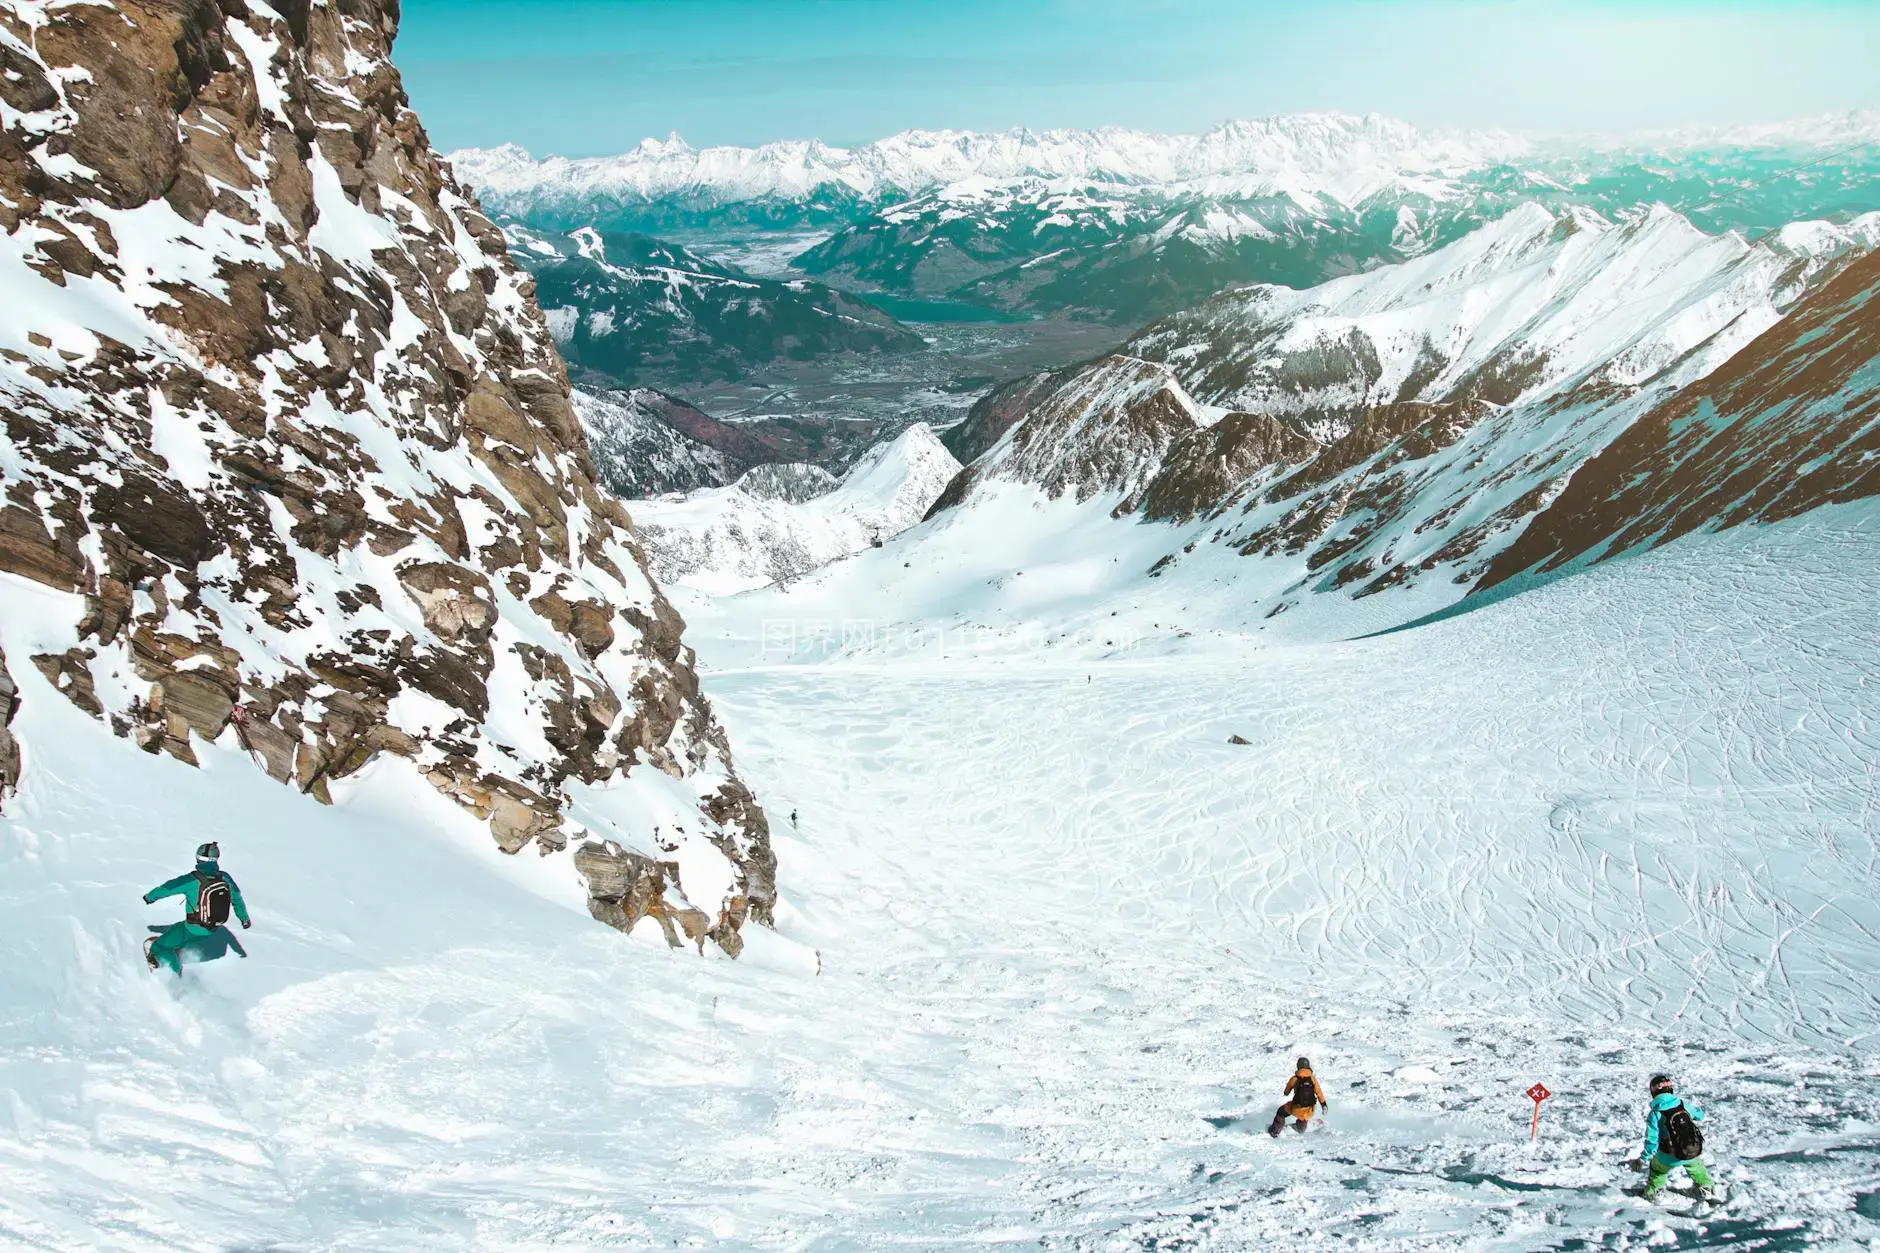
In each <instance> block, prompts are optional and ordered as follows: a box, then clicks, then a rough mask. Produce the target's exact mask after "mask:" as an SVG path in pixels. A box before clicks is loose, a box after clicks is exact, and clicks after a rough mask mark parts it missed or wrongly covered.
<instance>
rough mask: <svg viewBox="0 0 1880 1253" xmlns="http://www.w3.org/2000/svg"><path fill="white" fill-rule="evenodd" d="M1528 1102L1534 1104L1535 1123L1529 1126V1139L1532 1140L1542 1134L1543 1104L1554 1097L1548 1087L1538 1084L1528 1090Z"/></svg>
mask: <svg viewBox="0 0 1880 1253" xmlns="http://www.w3.org/2000/svg"><path fill="white" fill-rule="evenodd" d="M1527 1094H1528V1100H1530V1101H1532V1102H1534V1121H1533V1122H1532V1123H1531V1124H1530V1125H1529V1126H1528V1139H1530V1140H1532V1139H1534V1138H1535V1137H1536V1136H1538V1135H1540V1133H1541V1102H1542V1101H1544V1100H1546V1099H1547V1098H1548V1097H1550V1096H1552V1095H1553V1093H1552V1092H1549V1091H1548V1090H1547V1085H1546V1084H1544V1083H1537V1084H1535V1085H1534V1086H1533V1087H1531V1088H1529V1089H1528V1090H1527Z"/></svg>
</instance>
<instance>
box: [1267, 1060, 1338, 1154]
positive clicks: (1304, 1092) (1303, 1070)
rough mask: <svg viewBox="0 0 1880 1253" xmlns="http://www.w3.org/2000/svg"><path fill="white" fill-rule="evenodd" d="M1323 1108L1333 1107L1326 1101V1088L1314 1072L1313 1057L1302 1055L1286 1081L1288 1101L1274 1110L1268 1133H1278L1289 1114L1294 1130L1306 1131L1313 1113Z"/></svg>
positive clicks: (1272, 1134)
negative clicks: (1320, 1083) (1290, 1076)
mask: <svg viewBox="0 0 1880 1253" xmlns="http://www.w3.org/2000/svg"><path fill="white" fill-rule="evenodd" d="M1321 1108H1322V1109H1327V1110H1329V1109H1331V1106H1330V1105H1328V1104H1326V1101H1325V1089H1323V1088H1321V1087H1320V1086H1319V1081H1318V1079H1317V1078H1316V1077H1314V1076H1313V1074H1312V1062H1311V1059H1309V1058H1305V1057H1302V1058H1300V1059H1299V1063H1298V1068H1297V1069H1296V1070H1295V1071H1294V1073H1293V1076H1292V1078H1290V1079H1288V1080H1287V1081H1286V1103H1285V1104H1284V1105H1281V1106H1280V1107H1279V1108H1278V1109H1277V1110H1275V1111H1274V1112H1273V1125H1272V1126H1270V1127H1268V1128H1267V1129H1266V1133H1267V1134H1268V1135H1270V1136H1276V1135H1278V1134H1279V1133H1280V1129H1281V1128H1282V1127H1284V1126H1285V1125H1286V1119H1287V1118H1288V1117H1289V1116H1290V1117H1291V1118H1292V1120H1293V1130H1294V1131H1304V1130H1305V1129H1306V1127H1307V1125H1308V1124H1310V1123H1311V1121H1312V1115H1313V1113H1314V1112H1315V1111H1316V1110H1318V1109H1321Z"/></svg>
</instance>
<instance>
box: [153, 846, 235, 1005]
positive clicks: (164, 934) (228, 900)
mask: <svg viewBox="0 0 1880 1253" xmlns="http://www.w3.org/2000/svg"><path fill="white" fill-rule="evenodd" d="M221 856H222V849H221V847H220V846H219V845H217V844H216V843H214V842H213V841H211V842H210V843H208V844H204V845H202V846H200V847H199V848H197V849H196V868H195V869H194V870H192V871H190V872H189V873H188V874H180V875H177V876H176V877H175V878H174V879H171V880H170V881H169V882H167V883H163V884H159V885H158V886H156V887H154V888H151V889H150V890H149V891H148V892H146V893H144V904H146V905H154V904H156V903H157V902H158V901H160V900H164V899H166V898H168V897H171V896H180V897H182V898H183V899H184V902H185V909H186V910H187V912H186V913H185V914H184V915H183V921H181V922H177V923H171V924H170V925H169V926H167V927H152V928H150V929H151V930H152V931H155V932H156V933H157V934H156V935H154V936H152V937H151V938H150V939H148V940H145V941H144V960H145V961H147V962H149V963H150V968H151V969H152V970H155V969H156V968H157V967H158V966H168V967H169V968H170V969H171V970H172V971H174V972H175V973H176V974H178V975H180V974H182V973H183V958H184V957H185V956H188V957H189V958H190V959H191V960H192V961H214V960H215V959H216V958H218V957H222V956H224V955H225V954H227V952H228V951H229V950H230V949H234V950H235V951H236V952H237V953H239V954H241V955H242V956H243V957H246V956H248V953H247V950H245V949H244V948H242V946H241V942H240V941H239V940H237V939H236V938H235V935H234V933H233V932H231V931H230V930H229V929H228V928H227V927H226V926H224V925H223V924H224V923H226V922H227V921H228V916H229V912H230V910H231V909H232V910H233V911H234V914H235V916H236V917H237V918H239V919H241V924H242V926H243V927H244V928H247V927H249V926H251V925H252V923H251V922H250V921H249V918H248V903H247V902H246V901H244V900H242V890H241V889H240V888H238V887H236V886H235V880H234V879H233V878H232V877H230V876H229V874H228V873H227V872H226V871H224V870H222V869H221V867H220V866H219V865H218V864H217V862H218V861H219V860H220V859H221Z"/></svg>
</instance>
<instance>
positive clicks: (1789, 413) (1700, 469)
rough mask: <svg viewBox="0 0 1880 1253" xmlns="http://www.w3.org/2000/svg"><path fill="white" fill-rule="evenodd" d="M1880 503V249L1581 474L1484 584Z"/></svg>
mask: <svg viewBox="0 0 1880 1253" xmlns="http://www.w3.org/2000/svg"><path fill="white" fill-rule="evenodd" d="M1874 495H1880V253H1872V254H1869V255H1868V256H1866V257H1864V258H1862V259H1861V260H1859V261H1856V262H1855V263H1854V264H1853V265H1851V266H1849V267H1848V268H1847V269H1846V270H1845V271H1843V272H1842V273H1841V274H1840V275H1839V276H1838V277H1837V278H1835V279H1834V280H1833V281H1832V282H1831V283H1829V284H1828V285H1827V286H1826V287H1825V288H1823V289H1822V290H1820V291H1818V292H1816V293H1815V294H1813V295H1812V296H1809V297H1807V298H1806V299H1804V300H1803V301H1802V303H1801V304H1799V305H1798V306H1796V308H1795V309H1794V310H1793V311H1792V312H1790V313H1789V315H1788V316H1787V317H1785V318H1783V319H1782V321H1780V322H1778V323H1776V324H1775V325H1774V326H1773V327H1771V328H1770V329H1769V330H1767V331H1765V332H1763V334H1762V335H1761V336H1759V337H1758V338H1757V339H1756V340H1755V341H1754V342H1752V343H1751V344H1749V345H1748V346H1747V347H1745V348H1743V349H1742V350H1741V351H1739V352H1738V353H1737V354H1736V355H1735V356H1733V357H1731V358H1730V359H1729V360H1728V361H1727V362H1725V363H1724V364H1723V366H1722V367H1721V368H1719V369H1718V370H1716V371H1715V372H1714V373H1712V374H1711V375H1710V376H1709V377H1707V378H1705V379H1703V380H1702V381H1701V382H1699V383H1697V384H1695V385H1693V386H1691V387H1688V388H1685V389H1684V390H1683V391H1682V392H1680V393H1678V394H1677V395H1676V396H1674V397H1672V398H1671V399H1670V400H1669V401H1667V402H1665V403H1663V404H1661V405H1659V406H1657V407H1656V408H1654V409H1653V410H1652V411H1651V412H1650V413H1648V414H1646V415H1645V416H1644V417H1643V418H1641V419H1640V420H1639V421H1637V422H1635V423H1633V424H1632V425H1631V426H1630V427H1629V428H1628V429H1627V430H1626V431H1625V432H1624V433H1623V434H1622V435H1621V436H1620V437H1619V438H1617V439H1615V440H1614V441H1613V442H1612V443H1611V444H1610V445H1608V446H1607V447H1606V449H1605V450H1604V451H1602V452H1601V453H1600V454H1599V455H1598V456H1596V457H1594V458H1592V459H1591V460H1590V461H1588V462H1586V463H1585V464H1584V465H1582V466H1581V467H1580V468H1579V469H1578V470H1577V471H1575V472H1574V474H1573V476H1572V478H1570V479H1569V480H1568V481H1567V484H1566V486H1565V488H1564V489H1563V490H1562V491H1561V492H1560V494H1559V495H1558V496H1557V497H1556V498H1555V499H1554V501H1553V502H1552V503H1551V504H1550V505H1549V506H1548V507H1547V508H1546V509H1545V510H1544V511H1542V512H1541V513H1540V515H1539V516H1537V517H1536V518H1535V519H1534V520H1533V521H1532V522H1531V523H1530V524H1529V525H1528V526H1527V528H1526V529H1525V530H1523V531H1522V533H1521V535H1520V537H1519V538H1518V539H1517V540H1516V541H1515V542H1514V543H1513V544H1512V545H1510V546H1509V547H1508V548H1506V549H1504V550H1503V551H1502V552H1501V553H1500V554H1499V556H1498V557H1497V558H1496V560H1495V561H1494V562H1493V563H1492V564H1491V565H1490V566H1489V567H1488V569H1487V571H1486V572H1485V573H1484V574H1483V575H1482V578H1481V579H1480V581H1479V582H1478V583H1477V585H1476V588H1477V590H1483V589H1486V588H1490V587H1493V586H1495V585H1497V584H1499V583H1502V582H1504V581H1506V580H1507V579H1510V578H1512V577H1514V576H1515V575H1517V574H1523V573H1528V572H1545V571H1550V570H1558V569H1561V568H1563V567H1568V566H1571V565H1574V564H1578V563H1584V562H1588V561H1597V560H1603V559H1605V558H1607V557H1612V556H1616V555H1619V554H1622V553H1625V552H1630V551H1636V550H1638V549H1641V548H1648V547H1653V546H1656V545H1658V544H1663V543H1667V542H1669V541H1670V540H1673V539H1676V538H1677V537H1679V536H1681V535H1685V534H1688V533H1690V532H1691V531H1694V530H1698V529H1700V528H1703V529H1717V530H1721V529H1723V528H1725V527H1732V526H1741V525H1743V524H1745V523H1752V522H1774V521H1779V520H1781V519H1783V518H1791V517H1794V516H1796V515H1797V514H1800V513H1804V512H1806V511H1808V510H1810V509H1816V508H1819V507H1821V506H1823V505H1830V504H1837V503H1841V502H1845V501H1851V500H1858V499H1862V498H1864V497H1869V496H1874Z"/></svg>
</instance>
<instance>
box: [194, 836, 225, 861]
mask: <svg viewBox="0 0 1880 1253" xmlns="http://www.w3.org/2000/svg"><path fill="white" fill-rule="evenodd" d="M221 859H222V846H221V845H220V844H217V843H216V842H215V841H214V840H210V841H209V842H208V843H207V844H198V845H197V846H196V860H197V861H220V860H221Z"/></svg>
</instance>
